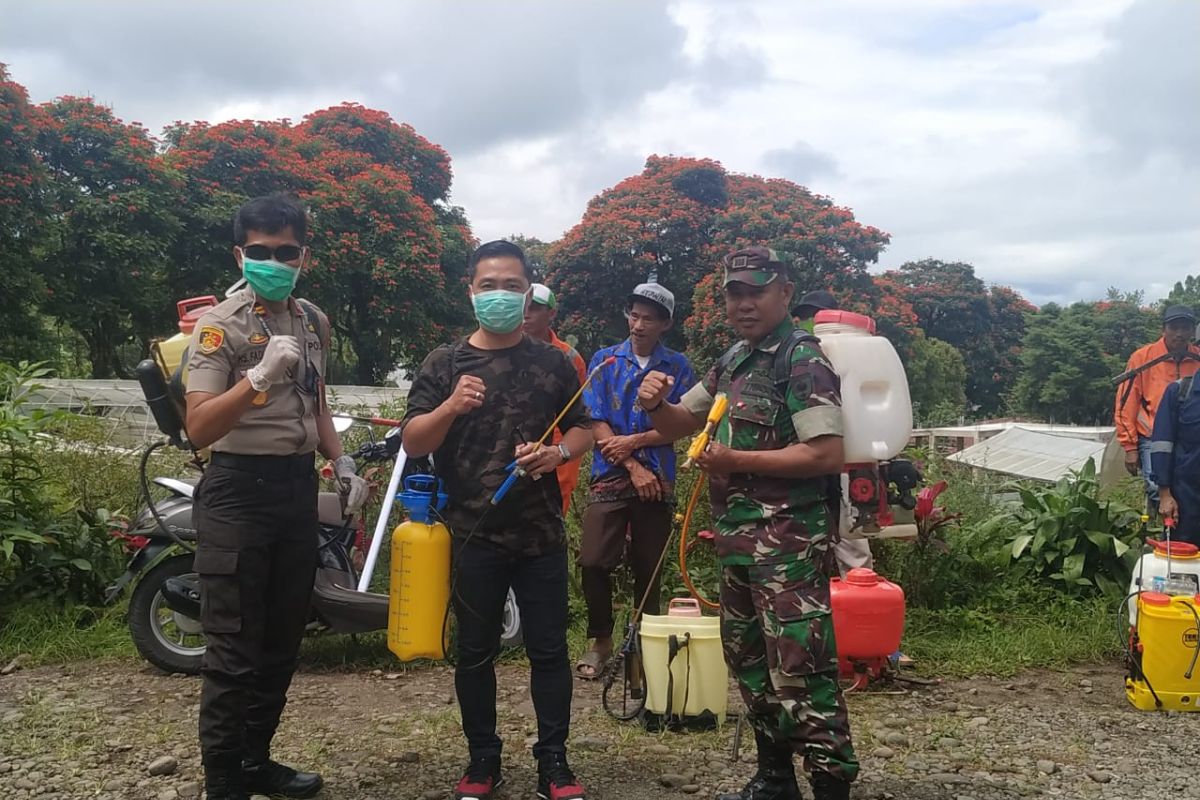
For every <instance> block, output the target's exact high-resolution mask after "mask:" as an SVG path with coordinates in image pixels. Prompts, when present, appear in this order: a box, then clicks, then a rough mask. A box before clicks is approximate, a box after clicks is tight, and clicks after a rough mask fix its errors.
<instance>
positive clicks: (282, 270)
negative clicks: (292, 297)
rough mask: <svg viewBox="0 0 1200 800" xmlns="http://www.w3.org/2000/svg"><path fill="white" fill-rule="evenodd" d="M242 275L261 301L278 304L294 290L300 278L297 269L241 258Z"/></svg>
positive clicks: (277, 263)
mask: <svg viewBox="0 0 1200 800" xmlns="http://www.w3.org/2000/svg"><path fill="white" fill-rule="evenodd" d="M242 275H244V276H245V277H246V283H248V284H249V285H250V288H251V289H253V290H254V293H255V294H256V295H258V296H259V297H261V298H262V299H263V300H270V301H272V302H279V301H280V300H284V299H286V298H287V296H288V295H289V294H291V293H292V289H294V288H296V281H297V280H298V279H299V278H300V268H299V267H289V266H288V265H287V264H281V263H279V262H278V261H275V260H270V261H256V260H254V259H253V258H246V257H245V256H243V257H242Z"/></svg>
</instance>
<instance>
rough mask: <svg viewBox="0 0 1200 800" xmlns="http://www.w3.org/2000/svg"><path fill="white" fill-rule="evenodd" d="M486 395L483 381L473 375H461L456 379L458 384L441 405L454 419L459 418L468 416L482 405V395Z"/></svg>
mask: <svg viewBox="0 0 1200 800" xmlns="http://www.w3.org/2000/svg"><path fill="white" fill-rule="evenodd" d="M486 393H487V387H486V386H484V385H483V381H482V380H480V379H479V378H476V377H475V376H474V375H463V376H462V377H460V378H459V379H458V383H457V384H456V385H455V387H454V391H453V392H451V393H450V396H449V397H447V398H446V400H445V402H444V403H442V405H444V406H445V407H446V408H448V409H449V410H450V411H451V412H452V413H453V414H454V416H456V417H461V416H462V415H463V414H470V413H471V412H472V411H474V410H475V409H477V408H479V407H480V406H481V405H483V398H484V395H485V394H486Z"/></svg>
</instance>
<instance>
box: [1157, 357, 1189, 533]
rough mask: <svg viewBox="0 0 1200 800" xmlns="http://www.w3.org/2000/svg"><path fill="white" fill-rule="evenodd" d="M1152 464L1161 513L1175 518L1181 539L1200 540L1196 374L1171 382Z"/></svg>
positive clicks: (1162, 405)
mask: <svg viewBox="0 0 1200 800" xmlns="http://www.w3.org/2000/svg"><path fill="white" fill-rule="evenodd" d="M1198 374H1200V373H1198ZM1150 466H1151V476H1152V478H1153V479H1154V483H1155V484H1157V486H1158V511H1159V514H1160V515H1161V516H1162V517H1163V519H1174V520H1175V523H1176V524H1175V536H1176V537H1177V538H1178V539H1179V540H1180V541H1184V542H1190V543H1192V544H1200V380H1197V379H1196V377H1195V376H1192V377H1187V378H1183V379H1181V380H1178V381H1175V382H1174V383H1171V384H1168V385H1167V390H1166V391H1165V392H1164V393H1163V396H1162V400H1161V401H1159V404H1158V411H1157V413H1155V415H1154V432H1153V434H1152V435H1151V438H1150Z"/></svg>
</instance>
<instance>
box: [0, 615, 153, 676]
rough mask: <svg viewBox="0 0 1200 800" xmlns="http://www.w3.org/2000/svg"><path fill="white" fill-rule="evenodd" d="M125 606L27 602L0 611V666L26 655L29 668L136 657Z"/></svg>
mask: <svg viewBox="0 0 1200 800" xmlns="http://www.w3.org/2000/svg"><path fill="white" fill-rule="evenodd" d="M125 610H126V604H125V603H118V604H117V605H114V606H110V607H108V608H91V607H89V606H70V607H67V608H62V607H59V606H57V605H55V604H52V603H48V602H26V603H23V604H21V605H19V606H13V607H11V608H7V609H3V610H0V662H5V663H7V662H8V661H9V660H11V659H13V658H15V657H16V656H18V655H20V654H25V656H26V658H27V659H28V661H27V662H26V663H27V664H28V665H30V666H33V665H37V664H63V663H69V662H72V661H84V660H87V659H93V658H110V659H112V658H132V657H134V656H135V655H136V652H135V651H134V648H133V641H132V640H131V639H130V638H129V629H128V628H127V627H126V625H125Z"/></svg>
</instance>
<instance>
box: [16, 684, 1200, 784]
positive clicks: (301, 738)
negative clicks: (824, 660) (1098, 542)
mask: <svg viewBox="0 0 1200 800" xmlns="http://www.w3.org/2000/svg"><path fill="white" fill-rule="evenodd" d="M526 680H527V673H526V671H525V670H524V669H523V668H521V667H519V666H508V665H506V666H504V667H502V668H501V687H502V688H501V692H502V698H501V709H500V719H501V728H502V735H503V736H504V740H505V743H506V749H507V752H506V756H505V766H506V775H507V777H508V779H509V782H508V784H507V787H506V789H505V790H502V792H501V796H502V797H506V798H531V797H533V787H534V771H533V764H532V760H531V758H530V757H529V756H528V748H529V745H530V744H531V742H532V738H531V735H532V734H533V732H534V729H535V724H534V719H533V708H532V704H531V702H530V700H529V696H528V692H527V690H526V688H525V683H526ZM1121 681H1122V676H1121V669H1120V667H1119V666H1118V665H1115V664H1114V665H1107V666H1099V667H1092V668H1087V669H1078V670H1074V671H1071V672H1066V673H1050V672H1030V673H1026V674H1024V675H1022V676H1020V677H1018V678H1017V679H1005V680H996V679H990V678H980V679H975V680H970V681H960V682H953V683H946V684H944V685H940V686H932V687H920V688H918V689H916V690H915V691H913V690H904V691H901V690H899V688H898V687H884V688H882V689H879V690H877V691H874V692H870V693H865V694H855V695H851V700H850V706H851V720H852V724H853V726H854V733H855V737H856V744H857V745H858V748H859V752H860V754H861V756H862V759H863V775H862V778H861V780H860V781H859V782H858V783H857V784H856V785H855V789H854V797H855V798H859V799H861V798H884V799H886V798H896V799H897V800H904V799H906V798H914V799H915V800H991V799H992V798H997V799H998V798H1017V797H1036V796H1044V797H1054V798H1104V800H1142V799H1143V798H1145V799H1147V800H1154V799H1155V798H1200V781H1198V780H1197V777H1196V765H1195V762H1196V760H1197V758H1198V757H1200V744H1198V743H1200V715H1187V714H1169V715H1168V714H1146V713H1141V712H1136V711H1134V710H1132V709H1131V708H1130V707H1129V706H1128V704H1127V703H1126V702H1125V699H1124V696H1123V693H1122V688H1121ZM888 688H893V689H897V690H896V691H894V692H889V691H887V689H888ZM198 690H199V683H198V681H197V680H196V679H193V678H185V677H181V676H165V675H162V674H161V673H157V672H155V671H153V670H151V669H150V668H148V667H142V666H140V665H138V664H134V663H129V662H102V663H88V664H75V665H70V666H65V667H53V668H38V669H29V670H19V671H17V672H15V673H14V674H12V675H9V676H6V677H0V797H2V798H3V800H27V798H35V797H36V798H42V799H44V800H51V798H84V797H88V798H112V800H118V799H120V800H127V799H133V800H137V799H140V798H147V799H148V800H177V798H182V799H183V800H190V799H191V798H198V797H199V796H200V783H199V781H200V779H201V775H200V767H199V753H198V749H197V745H196V743H195V730H196V712H197V697H198ZM452 691H453V690H452V682H451V674H450V672H449V671H448V670H446V669H444V668H436V669H428V670H420V671H409V672H404V673H388V674H384V673H381V672H378V671H376V672H373V673H370V674H346V673H332V674H330V673H312V672H302V673H301V674H300V675H298V676H297V678H296V682H295V684H294V686H293V689H292V693H291V702H290V704H289V706H288V709H287V713H286V715H285V718H284V724H283V728H282V730H281V732H280V734H279V736H278V738H277V745H276V751H277V752H276V755H277V756H279V757H280V758H281V760H284V761H290V762H292V763H297V764H301V765H303V766H305V767H308V768H317V769H319V770H320V771H321V772H323V773H324V775H325V778H326V785H327V788H326V790H325V792H324V794H323V795H322V797H325V798H329V799H330V800H384V799H385V798H386V799H387V800H409V798H415V799H416V800H435V798H446V797H449V788H450V787H451V786H452V785H453V783H454V781H455V780H456V779H457V776H458V771H459V769H460V767H461V765H462V761H463V753H464V746H463V743H462V741H461V738H460V734H459V731H458V727H457V726H458V721H457V716H456V708H455V705H454V703H453V697H452ZM732 707H735V708H736V707H737V706H736V705H735V706H732ZM732 727H733V726H732V725H730V726H727V727H726V729H725V730H724V731H721V732H715V733H707V734H663V735H651V734H647V733H644V732H643V731H641V730H640V729H639V728H637V727H635V726H632V725H623V724H619V723H616V722H613V721H612V720H610V719H609V718H608V717H606V716H605V714H604V712H603V711H602V710H601V709H600V708H599V690H598V687H597V686H595V685H594V684H580V685H579V687H578V690H577V693H576V704H575V723H574V728H573V731H572V745H571V760H572V763H573V765H574V766H575V768H576V771H577V772H578V773H579V775H580V777H581V778H582V779H583V780H584V782H585V783H586V784H587V785H588V786H589V788H590V790H591V792H590V797H592V798H595V800H641V799H642V798H650V797H672V796H675V797H686V796H690V795H695V796H699V797H711V796H712V794H713V793H714V791H715V790H717V789H722V788H728V787H733V786H740V785H741V783H742V782H743V781H744V780H745V778H746V777H747V776H748V775H749V774H750V773H751V772H752V771H753V760H754V754H753V739H752V737H749V736H747V737H745V738H746V740H747V747H746V748H745V749H744V750H743V752H742V754H741V759H740V760H739V761H737V762H734V761H732V760H731V747H730V745H731V741H732ZM1168 748H1170V750H1169V751H1168ZM1168 753H1170V754H1169V755H1168Z"/></svg>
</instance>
